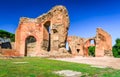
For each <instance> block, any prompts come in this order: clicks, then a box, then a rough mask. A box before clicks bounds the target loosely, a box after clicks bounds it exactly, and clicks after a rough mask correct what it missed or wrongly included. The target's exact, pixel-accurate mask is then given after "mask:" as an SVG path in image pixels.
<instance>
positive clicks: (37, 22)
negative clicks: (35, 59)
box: [15, 5, 69, 56]
mask: <svg viewBox="0 0 120 77" xmlns="http://www.w3.org/2000/svg"><path fill="white" fill-rule="evenodd" d="M68 28H69V16H68V12H67V9H66V8H65V7H64V6H61V5H60V6H55V7H53V8H52V9H51V10H50V11H48V13H46V14H43V15H41V16H39V17H37V18H35V19H33V18H26V17H22V18H20V22H19V26H18V28H17V30H16V33H15V49H16V50H17V51H18V52H19V53H20V54H21V56H25V49H26V38H27V37H29V36H33V37H34V38H35V39H36V47H35V51H34V52H33V54H31V56H40V55H41V53H44V52H45V51H51V53H52V52H53V51H56V52H58V51H60V52H61V51H66V49H65V46H66V39H67V34H68ZM27 52H28V51H27Z"/></svg>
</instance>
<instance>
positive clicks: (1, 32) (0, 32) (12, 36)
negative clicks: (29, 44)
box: [0, 30, 15, 42]
mask: <svg viewBox="0 0 120 77" xmlns="http://www.w3.org/2000/svg"><path fill="white" fill-rule="evenodd" d="M0 37H1V38H4V37H8V38H10V39H11V41H12V42H14V41H15V34H13V33H10V32H7V31H4V30H0Z"/></svg>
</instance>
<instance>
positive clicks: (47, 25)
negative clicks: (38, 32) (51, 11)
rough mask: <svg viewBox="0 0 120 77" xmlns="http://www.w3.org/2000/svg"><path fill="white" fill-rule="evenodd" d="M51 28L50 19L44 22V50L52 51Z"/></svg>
mask: <svg viewBox="0 0 120 77" xmlns="http://www.w3.org/2000/svg"><path fill="white" fill-rule="evenodd" d="M50 31H51V29H50V21H46V22H45V23H44V24H43V45H42V48H43V50H46V51H50V44H51V37H50V35H51V32H50Z"/></svg>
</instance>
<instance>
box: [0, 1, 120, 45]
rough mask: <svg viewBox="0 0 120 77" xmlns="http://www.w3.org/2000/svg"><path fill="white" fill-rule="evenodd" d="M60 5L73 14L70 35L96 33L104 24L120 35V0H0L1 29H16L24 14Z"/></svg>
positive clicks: (37, 12) (113, 38)
mask: <svg viewBox="0 0 120 77" xmlns="http://www.w3.org/2000/svg"><path fill="white" fill-rule="evenodd" d="M56 5H63V6H65V7H66V8H67V9H68V12H69V16H70V28H69V35H76V36H80V37H84V38H88V37H93V36H95V34H96V28H97V27H101V28H103V29H104V30H105V31H107V32H108V33H110V34H111V36H112V40H113V45H114V43H115V39H116V38H120V0H0V29H2V30H6V31H9V32H12V33H15V30H16V28H17V27H18V23H19V18H20V17H30V18H36V17H38V16H39V15H41V14H43V13H46V12H47V11H49V10H50V9H51V8H52V7H54V6H56Z"/></svg>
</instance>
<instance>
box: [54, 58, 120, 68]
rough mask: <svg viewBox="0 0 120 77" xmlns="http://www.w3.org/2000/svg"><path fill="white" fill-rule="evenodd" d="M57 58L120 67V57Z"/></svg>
mask: <svg viewBox="0 0 120 77" xmlns="http://www.w3.org/2000/svg"><path fill="white" fill-rule="evenodd" d="M55 60H62V61H68V62H76V63H84V64H90V65H93V66H102V67H110V68H114V69H120V58H113V57H79V56H76V57H74V58H56V59H55Z"/></svg>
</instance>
